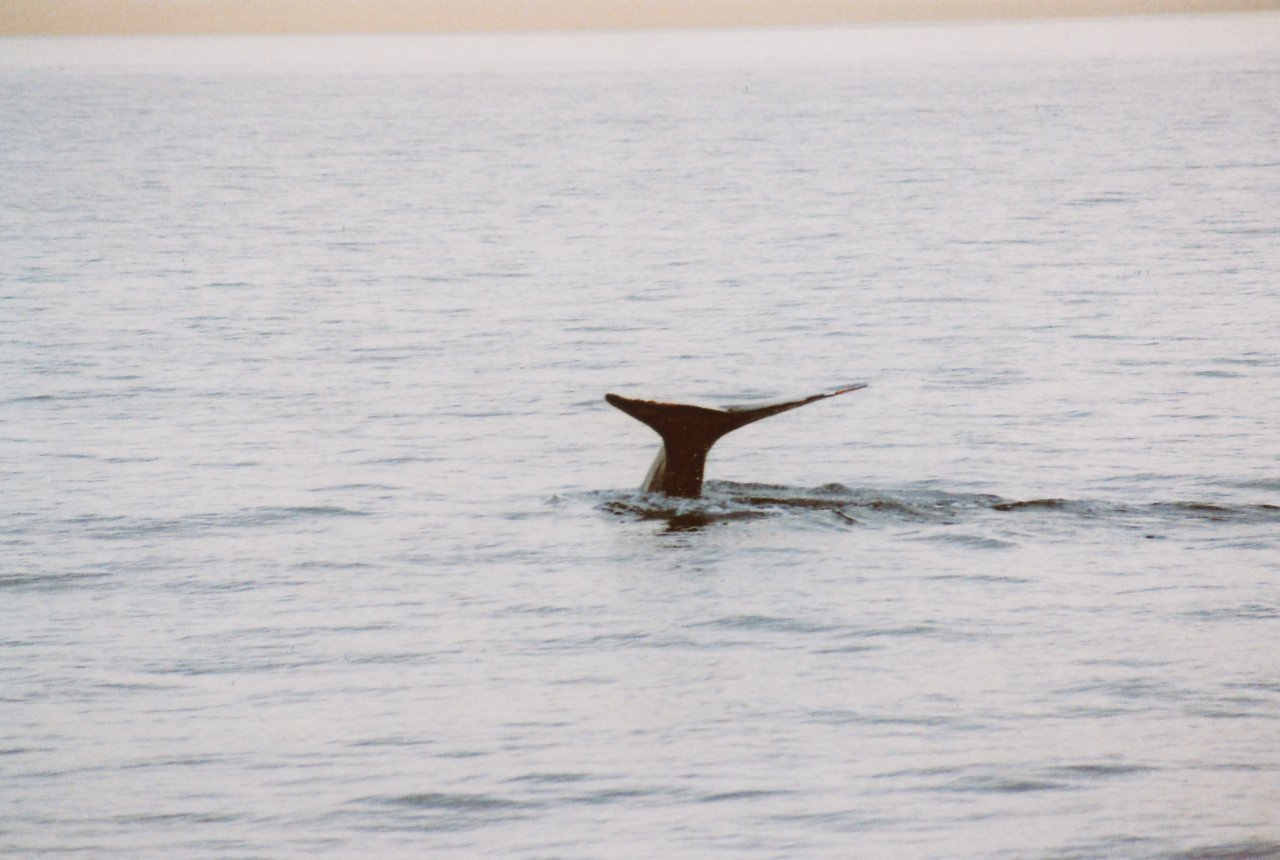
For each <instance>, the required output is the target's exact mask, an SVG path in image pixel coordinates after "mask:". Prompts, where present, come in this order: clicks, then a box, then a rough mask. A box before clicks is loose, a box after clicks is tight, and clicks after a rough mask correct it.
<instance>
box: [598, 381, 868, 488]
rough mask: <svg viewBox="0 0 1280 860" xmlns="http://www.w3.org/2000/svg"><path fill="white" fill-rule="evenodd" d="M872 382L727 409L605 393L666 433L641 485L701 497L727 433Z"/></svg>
mask: <svg viewBox="0 0 1280 860" xmlns="http://www.w3.org/2000/svg"><path fill="white" fill-rule="evenodd" d="M866 387H867V383H865V382H859V383H857V384H855V385H848V386H846V387H844V388H841V389H839V390H838V391H830V392H826V393H824V394H814V395H811V396H809V397H803V398H801V399H799V400H787V401H784V402H782V403H767V404H763V405H759V406H730V407H728V408H725V409H711V408H709V407H706V406H693V405H690V404H687V403H660V402H658V401H655V400H635V399H632V398H630V397H622V396H621V395H618V394H606V395H605V396H604V399H605V400H607V401H608V402H609V404H610V405H612V406H616V407H617V408H618V409H621V410H622V411H623V412H625V413H627V414H628V415H630V416H631V417H632V418H634V419H636V420H637V421H640V422H643V423H645V424H648V425H649V426H650V427H651V428H653V430H654V431H655V432H656V433H657V434H658V435H659V436H661V437H662V449H661V450H659V451H658V457H657V459H655V460H654V461H653V465H652V466H651V467H650V468H649V474H648V476H647V477H645V479H644V484H643V485H642V486H641V489H643V490H645V491H647V492H651V493H665V494H666V495H668V496H680V497H682V498H686V499H696V498H697V497H698V496H699V495H701V493H702V473H703V471H704V470H705V469H706V465H707V452H708V451H710V450H711V446H712V445H714V444H715V443H716V441H717V440H718V439H719V438H720V437H721V436H724V435H725V434H726V433H731V432H732V431H734V430H737V429H738V428H739V427H745V426H746V425H748V424H751V423H752V422H755V421H759V420H760V419H761V418H768V417H769V416H770V415H777V414H778V413H780V412H787V411H789V410H792V409H796V408H798V407H801V406H805V405H806V404H809V403H813V402H814V401H817V400H825V399H826V398H828V397H835V396H836V395H837V394H847V393H848V392H850V391H858V390H859V389H862V388H866Z"/></svg>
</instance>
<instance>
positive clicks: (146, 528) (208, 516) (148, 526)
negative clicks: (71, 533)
mask: <svg viewBox="0 0 1280 860" xmlns="http://www.w3.org/2000/svg"><path fill="white" fill-rule="evenodd" d="M362 516H368V513H367V512H365V511H359V510H353V509H351V508H342V507H337V506H334V505H297V506H289V507H261V508H248V509H245V510H239V511H223V512H217V513H197V514H187V515H185V516H179V517H129V516H100V515H92V514H91V515H86V516H81V517H75V518H73V519H71V520H68V521H67V524H68V525H70V526H72V527H74V528H78V529H85V530H87V531H88V533H89V534H90V535H92V536H93V537H96V538H99V539H102V540H126V539H131V538H136V537H146V536H148V535H166V534H174V535H182V534H197V533H203V532H206V531H214V530H219V529H228V528H245V527H254V526H272V525H279V524H282V523H290V522H303V521H306V520H311V519H317V518H327V517H362Z"/></svg>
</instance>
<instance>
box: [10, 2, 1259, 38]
mask: <svg viewBox="0 0 1280 860" xmlns="http://www.w3.org/2000/svg"><path fill="white" fill-rule="evenodd" d="M1262 9H1280V0H0V35H90V34H176V33H394V32H400V33H404V32H449V31H483V30H594V29H635V28H646V27H663V28H666V27H669V28H680V27H753V26H823V25H838V24H856V23H864V22H876V21H928V20H963V19H980V18H1027V17H1056V16H1066V15H1071V16H1101V15H1143V14H1161V13H1177V12H1233V11H1250V10H1262Z"/></svg>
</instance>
